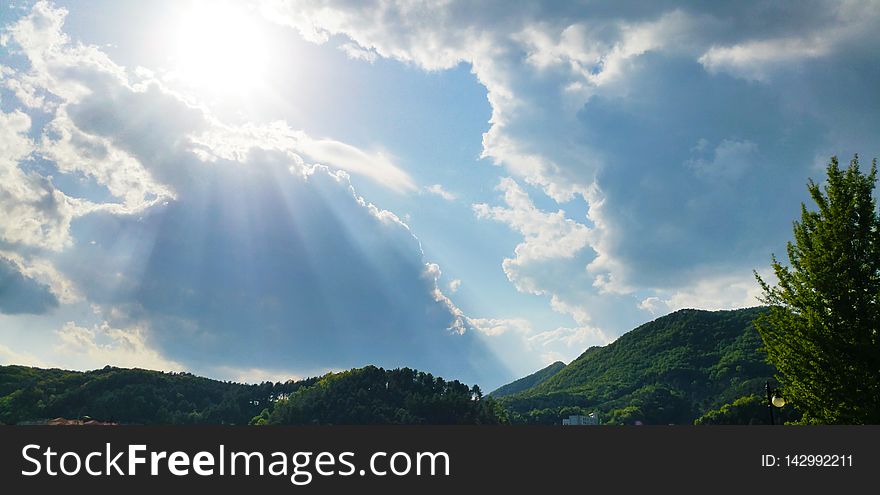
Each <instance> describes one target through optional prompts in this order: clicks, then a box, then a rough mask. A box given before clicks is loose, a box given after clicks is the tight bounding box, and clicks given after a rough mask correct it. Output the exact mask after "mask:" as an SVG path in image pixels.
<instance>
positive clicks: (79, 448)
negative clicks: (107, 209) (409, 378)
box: [0, 426, 880, 494]
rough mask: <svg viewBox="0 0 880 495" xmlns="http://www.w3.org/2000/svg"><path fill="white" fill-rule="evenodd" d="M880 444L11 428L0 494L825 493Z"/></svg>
mask: <svg viewBox="0 0 880 495" xmlns="http://www.w3.org/2000/svg"><path fill="white" fill-rule="evenodd" d="M878 440H880V427H877V426H835V427H831V426H827V427H782V426H777V427H769V426H768V427H762V426H748V427H727V426H713V427H687V426H668V427H660V426H643V427H609V426H601V427H595V426H577V427H563V426H556V427H534V426H533V427H529V426H516V427H508V426H498V427H495V426H468V427H439V426H438V427H435V426H422V427H413V426H351V427H349V426H332V427H213V426H203V427H173V426H163V427H146V426H109V427H108V426H14V427H2V428H0V481H2V486H4V487H13V486H14V487H17V489H19V490H22V491H23V490H27V492H28V493H84V492H83V490H88V491H89V492H90V493H111V492H114V493H115V492H118V491H120V490H124V491H125V492H131V493H141V492H143V493H155V492H156V490H159V489H172V490H173V491H172V492H171V493H179V490H187V489H193V490H196V489H197V490H211V489H222V490H224V493H225V490H234V491H238V490H249V493H251V492H250V490H253V489H261V488H268V489H273V490H285V491H288V490H291V491H293V492H306V493H344V490H350V489H359V490H363V489H367V490H371V491H370V493H413V492H414V491H416V490H417V491H418V492H419V493H449V490H456V493H475V492H477V491H478V490H480V489H481V488H483V487H485V488H486V489H491V490H492V493H499V492H502V491H504V492H509V493H517V494H518V493H532V492H543V491H566V492H568V491H577V492H586V491H592V490H596V489H602V490H609V489H613V490H617V491H619V492H620V493H632V492H645V491H656V490H659V489H663V491H666V490H674V493H706V492H718V491H720V492H725V493H727V492H730V491H734V490H736V491H739V490H742V491H743V492H746V493H751V492H752V491H753V490H760V491H764V490H771V489H780V490H786V491H789V490H792V489H804V490H808V491H807V492H808V493H816V492H817V491H819V490H821V489H826V488H827V489H834V490H835V492H836V491H839V490H840V489H842V488H845V487H854V488H858V487H865V488H867V487H873V486H876V482H877V480H878V473H880V452H878V448H877V445H878ZM50 473H54V475H53V474H50ZM373 490H379V491H378V492H374V491H373ZM4 491H5V490H4ZM5 492H6V493H13V492H8V491H5ZM14 493H20V492H18V491H16V492H14Z"/></svg>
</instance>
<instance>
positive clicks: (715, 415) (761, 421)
mask: <svg viewBox="0 0 880 495" xmlns="http://www.w3.org/2000/svg"><path fill="white" fill-rule="evenodd" d="M767 409H768V406H767V397H766V396H764V395H755V394H752V395H746V396H743V397H740V398H738V399H736V400H735V401H733V402H732V403H730V404H724V405H723V406H721V407H720V408H718V409H714V410H712V411H708V412H707V413H706V414H704V415H702V416H700V417H699V418H697V419H696V420H694V424H696V425H768V424H770V417H769V414H770V413H768V412H767ZM773 414H774V415H775V418H776V419H774V422H775V424H782V423H796V422H798V421H799V420H800V419H801V414H800V412H798V410H797V409H795V408H794V407H793V406H792V405H791V404H786V405H785V407H782V408H781V409H780V408H774V409H773Z"/></svg>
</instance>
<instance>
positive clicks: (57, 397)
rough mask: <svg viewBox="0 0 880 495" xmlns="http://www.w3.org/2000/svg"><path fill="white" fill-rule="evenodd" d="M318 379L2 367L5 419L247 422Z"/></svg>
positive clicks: (0, 401)
mask: <svg viewBox="0 0 880 495" xmlns="http://www.w3.org/2000/svg"><path fill="white" fill-rule="evenodd" d="M314 381H315V379H309V380H304V381H299V382H293V381H289V382H287V383H270V382H265V383H261V384H259V385H242V384H238V383H232V382H223V381H218V380H211V379H208V378H202V377H198V376H194V375H192V374H189V373H164V372H160V371H149V370H142V369H123V368H113V367H110V366H107V367H105V368H103V369H100V370H94V371H87V372H80V371H65V370H59V369H40V368H29V367H25V366H0V423H3V424H16V423H22V422H39V421H41V420H46V419H51V418H56V417H62V418H69V419H79V418H83V417H90V418H93V419H95V420H98V421H106V422H113V423H133V424H206V423H207V424H247V423H248V422H249V421H250V420H251V418H252V417H253V416H255V415H257V414H259V413H260V411H261V410H262V409H263V408H265V407H266V405H267V404H270V403H272V402H273V401H276V400H278V398H280V397H284V396H286V395H288V394H290V393H292V392H294V391H296V390H297V389H299V388H300V387H303V386H308V385H309V384H311V383H313V382H314Z"/></svg>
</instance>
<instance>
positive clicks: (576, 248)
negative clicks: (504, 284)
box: [473, 178, 591, 295]
mask: <svg viewBox="0 0 880 495" xmlns="http://www.w3.org/2000/svg"><path fill="white" fill-rule="evenodd" d="M498 190H500V191H503V192H504V202H505V203H506V205H507V206H506V207H504V206H489V205H487V204H485V203H479V204H475V205H473V209H474V212H475V213H476V215H477V217H478V218H485V219H490V220H495V221H498V222H502V223H504V224H506V225H507V226H509V227H510V228H512V229H513V230H516V231H517V232H519V233H521V234H522V235H523V242H521V243H520V244H518V245H517V246H516V248H514V254H515V256H514V257H513V258H506V259H505V260H504V262H503V264H502V266H503V268H504V273H505V274H506V275H507V278H508V279H510V281H511V282H513V283H514V285H516V287H517V289H518V290H519V291H521V292H527V293H531V294H536V295H539V294H543V293H545V289H544V288H542V284H541V283H540V282H538V281H536V280H534V279H533V278H531V277H528V276H523V273H522V269H523V268H524V267H526V266H528V265H529V264H531V263H534V262H540V261H546V260H555V259H571V258H573V257H574V256H575V255H576V254H577V253H578V252H580V251H582V250H583V249H585V248H586V247H588V246H589V240H590V235H591V233H590V229H589V228H588V227H587V226H586V225H584V224H581V223H578V222H576V221H574V220H572V219H570V218H566V216H565V212H564V211H563V210H558V211H556V212H554V213H548V212H545V211H542V210H540V209H538V208H536V207H535V205H534V203H533V202H532V200H531V198H529V195H528V193H527V192H526V191H525V190H523V189H522V188H521V187H520V186H519V184H517V183H516V181H515V180H513V179H511V178H504V179H502V180H501V182H500V183H499V184H498ZM582 268H584V269H586V265H584V266H583V267H582Z"/></svg>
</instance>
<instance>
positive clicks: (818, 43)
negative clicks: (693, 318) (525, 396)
mask: <svg viewBox="0 0 880 495" xmlns="http://www.w3.org/2000/svg"><path fill="white" fill-rule="evenodd" d="M878 21H880V5H878V4H877V3H876V2H860V1H843V2H824V1H815V2H800V1H799V2H762V1H750V2H737V3H735V4H733V3H731V4H726V5H723V4H721V3H715V2H681V1H680V2H646V1H627V2H598V3H582V2H565V3H564V2H521V3H515V4H510V3H509V2H481V3H479V4H473V3H472V2H458V1H448V2H409V1H395V0H380V1H374V2H345V1H338V2H337V1H283V0H263V1H253V2H228V3H227V2H196V1H192V2H181V1H167V2H162V1H156V2H120V1H112V2H111V1H93V2H64V1H57V2H21V1H15V2H7V3H4V5H3V8H2V11H0V24H2V27H0V29H2V31H0V124H2V125H0V179H2V180H0V207H2V211H3V215H2V217H0V363H18V364H31V365H39V366H53V367H64V368H78V369H88V368H95V367H101V366H104V365H106V364H113V365H118V366H140V367H148V368H154V369H167V370H171V369H174V370H180V369H185V370H188V371H192V372H195V373H199V374H204V375H208V376H213V377H219V378H224V379H236V380H246V381H259V380H263V379H284V378H287V377H303V376H308V375H315V374H320V373H323V372H325V371H328V370H338V369H346V368H350V367H354V366H363V365H366V364H377V365H382V366H386V367H396V366H411V367H416V368H420V369H423V370H426V371H430V372H433V373H437V374H441V375H443V376H446V377H449V378H458V379H462V380H465V381H468V382H477V383H480V384H481V385H482V386H484V387H485V388H487V389H491V388H494V387H495V386H497V385H500V384H502V383H504V382H506V381H509V380H510V379H512V378H516V377H519V376H522V375H524V374H527V373H529V372H531V371H533V370H535V369H537V368H540V367H542V366H544V365H546V364H549V363H550V362H552V361H555V360H558V359H561V360H564V361H569V360H571V359H573V358H575V357H577V356H578V355H579V354H580V353H581V352H583V350H584V349H586V348H587V347H589V346H593V345H604V344H606V343H608V342H611V341H613V340H614V339H615V338H617V337H618V336H620V335H621V334H622V333H623V332H625V331H627V330H629V329H631V328H633V327H634V326H636V325H638V324H640V323H643V322H645V321H648V320H651V319H653V318H656V317H658V316H661V315H663V314H666V313H668V312H670V311H674V310H676V309H680V308H684V307H696V308H704V309H725V308H737V307H747V306H753V305H756V304H757V300H756V299H755V297H756V296H757V295H758V293H759V292H758V287H757V284H756V283H755V281H754V279H753V276H752V270H753V269H757V270H758V271H759V272H761V273H762V274H765V275H766V274H767V267H768V265H769V257H770V253H772V252H776V253H780V254H781V253H783V252H784V245H785V242H786V240H787V239H788V238H789V236H790V226H791V221H792V220H793V219H794V218H795V217H796V215H797V214H798V212H799V203H800V202H801V201H803V200H805V199H806V197H805V191H806V188H805V185H806V182H807V180H808V178H810V177H812V178H815V179H820V178H821V177H822V174H823V170H824V166H825V164H826V163H827V161H828V159H829V157H830V156H831V155H838V156H840V157H841V158H842V159H843V160H848V159H849V158H850V157H851V156H852V155H853V154H854V153H860V155H861V156H862V157H863V158H865V160H863V162H864V163H867V162H869V160H870V158H873V157H874V156H877V155H880V149H878V144H877V138H876V137H877V135H878V130H880V111H878V110H880V92H878V91H877V88H878V87H880V65H878V64H877V63H876V53H877V52H878V49H880V35H878V34H877V32H876V29H875V26H876V25H877V22H878Z"/></svg>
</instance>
